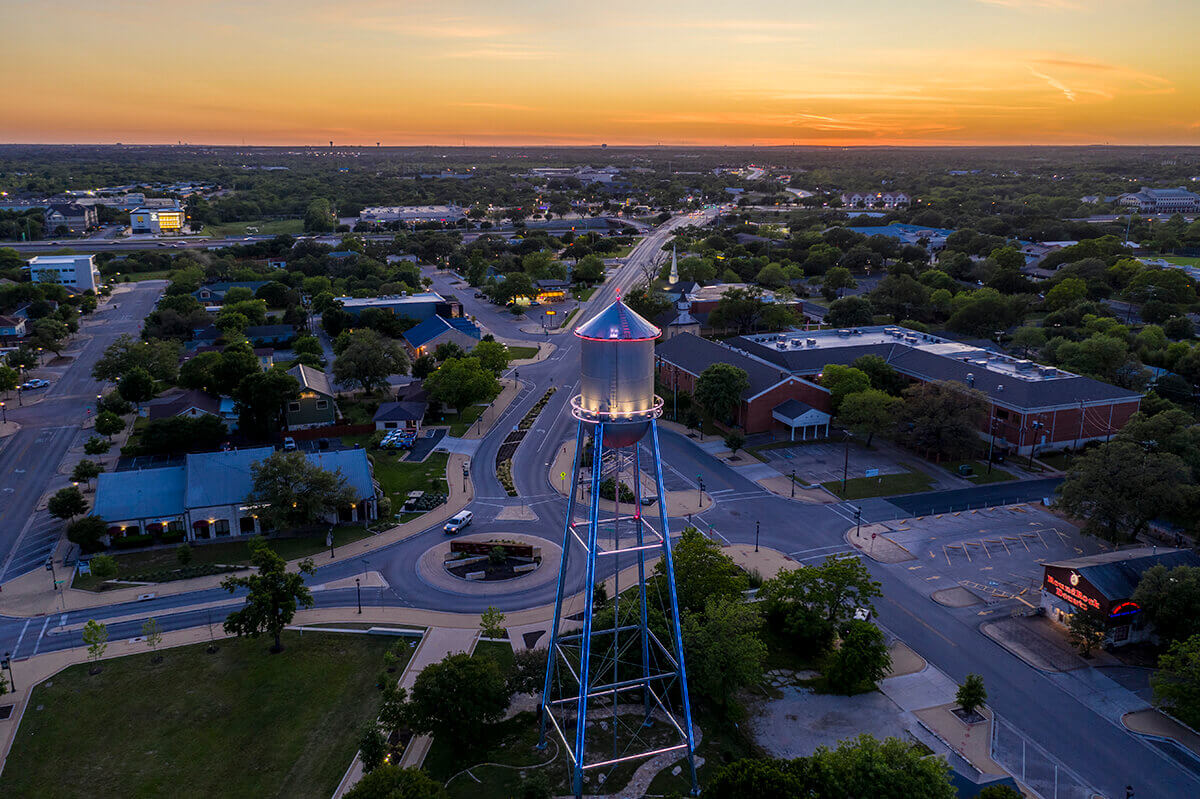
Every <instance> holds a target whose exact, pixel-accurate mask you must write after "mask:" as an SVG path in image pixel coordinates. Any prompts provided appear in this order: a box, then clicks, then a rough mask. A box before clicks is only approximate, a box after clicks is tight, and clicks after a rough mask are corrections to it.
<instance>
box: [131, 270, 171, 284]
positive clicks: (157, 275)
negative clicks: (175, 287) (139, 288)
mask: <svg viewBox="0 0 1200 799" xmlns="http://www.w3.org/2000/svg"><path fill="white" fill-rule="evenodd" d="M173 274H175V270H173V269H159V270H158V271H157V272H133V273H130V274H124V275H121V277H120V278H119V279H120V280H122V281H125V282H127V283H140V282H142V281H143V280H170V279H171V275H173Z"/></svg>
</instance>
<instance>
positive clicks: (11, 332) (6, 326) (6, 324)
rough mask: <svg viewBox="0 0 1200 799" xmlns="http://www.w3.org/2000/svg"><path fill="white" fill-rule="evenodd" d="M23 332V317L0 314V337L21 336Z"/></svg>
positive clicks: (24, 329) (24, 330)
mask: <svg viewBox="0 0 1200 799" xmlns="http://www.w3.org/2000/svg"><path fill="white" fill-rule="evenodd" d="M25 332H26V328H25V320H24V319H22V318H20V317H18V316H0V338H4V339H11V338H22V337H23V336H24V335H25Z"/></svg>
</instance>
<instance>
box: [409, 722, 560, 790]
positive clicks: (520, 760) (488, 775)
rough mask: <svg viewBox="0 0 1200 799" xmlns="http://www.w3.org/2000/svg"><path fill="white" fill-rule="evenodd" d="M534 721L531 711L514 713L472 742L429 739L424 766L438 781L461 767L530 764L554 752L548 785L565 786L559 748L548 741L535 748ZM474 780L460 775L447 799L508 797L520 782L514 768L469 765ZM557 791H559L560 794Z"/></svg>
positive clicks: (448, 788) (451, 784) (535, 730)
mask: <svg viewBox="0 0 1200 799" xmlns="http://www.w3.org/2000/svg"><path fill="white" fill-rule="evenodd" d="M537 737H538V724H537V721H536V719H535V717H534V715H533V714H532V713H518V714H517V715H516V716H513V717H512V718H511V719H508V720H506V721H502V722H500V723H499V724H494V725H492V726H491V728H489V729H488V730H487V732H486V733H485V735H484V737H483V739H482V740H481V741H478V742H476V743H474V744H470V743H466V742H464V741H448V740H445V739H444V738H437V737H435V738H434V739H433V745H432V746H431V747H430V749H429V754H428V755H426V757H425V764H424V769H425V770H426V771H427V772H429V775H430V776H431V777H433V778H434V779H435V780H437V781H438V782H445V781H446V780H449V779H450V778H451V777H453V776H454V775H455V774H458V773H459V772H460V771H462V770H463V769H465V768H470V767H471V766H475V765H476V764H478V763H505V764H508V765H513V766H532V765H535V764H537V763H544V762H546V761H547V760H550V758H551V757H552V756H553V755H554V754H555V753H557V754H558V756H557V757H556V758H555V759H554V763H553V764H552V765H550V766H548V767H547V769H548V776H549V777H550V778H551V784H554V785H558V786H559V787H560V788H563V789H565V787H566V780H567V769H566V765H565V763H566V758H565V756H564V755H563V753H562V752H561V751H560V750H561V747H558V746H556V745H555V744H551V745H550V746H548V747H547V748H546V750H545V751H539V750H538V749H537ZM471 773H472V774H474V775H475V777H476V779H477V780H479V782H477V781H476V780H473V779H471V778H470V777H469V776H467V775H465V774H464V775H462V776H460V777H458V778H457V779H455V780H454V781H453V782H451V783H450V784H449V785H448V786H447V788H446V790H447V793H449V795H450V797H451V799H460V798H461V799H510V797H512V796H515V795H516V793H517V789H518V788H520V785H521V776H520V772H519V771H518V770H516V769H507V768H496V767H494V766H485V767H479V768H472V769H471ZM564 792H565V790H560V791H559V793H564Z"/></svg>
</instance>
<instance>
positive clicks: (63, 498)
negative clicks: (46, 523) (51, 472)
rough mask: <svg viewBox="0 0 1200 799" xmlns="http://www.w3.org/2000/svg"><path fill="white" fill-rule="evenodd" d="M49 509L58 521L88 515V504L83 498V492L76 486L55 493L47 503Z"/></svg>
mask: <svg viewBox="0 0 1200 799" xmlns="http://www.w3.org/2000/svg"><path fill="white" fill-rule="evenodd" d="M47 509H48V510H49V511H50V515H51V516H53V517H54V518H56V519H74V518H75V517H76V516H81V515H83V514H84V513H87V509H88V503H87V500H86V499H84V498H83V492H82V491H80V490H79V489H78V488H76V487H75V486H67V487H66V488H60V489H59V490H58V491H56V492H54V494H53V495H52V496H51V497H50V501H49V502H48V503H47Z"/></svg>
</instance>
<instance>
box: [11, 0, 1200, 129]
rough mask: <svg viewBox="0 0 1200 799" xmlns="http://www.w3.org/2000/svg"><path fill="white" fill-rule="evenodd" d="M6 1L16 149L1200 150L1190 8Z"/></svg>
mask: <svg viewBox="0 0 1200 799" xmlns="http://www.w3.org/2000/svg"><path fill="white" fill-rule="evenodd" d="M0 3H3V4H4V11H3V15H4V19H5V23H6V24H5V28H6V31H7V32H8V33H9V34H10V35H9V36H8V37H7V41H8V43H9V45H10V46H9V52H8V53H7V55H8V59H7V60H8V63H9V64H12V65H24V66H23V67H18V68H16V69H12V70H10V73H9V80H7V81H5V83H4V87H3V88H2V89H0V102H2V103H3V107H4V108H5V109H6V114H5V115H4V116H3V117H0V141H4V142H46V143H76V142H116V141H121V142H125V143H174V142H176V141H184V142H190V143H193V144H201V143H204V144H239V143H242V142H245V143H246V144H289V145H301V144H323V143H327V142H328V141H331V140H332V141H334V142H336V143H339V144H346V145H351V144H358V145H373V144H375V143H376V142H382V143H383V144H386V145H412V144H460V143H464V142H465V143H466V144H469V145H502V144H579V145H585V144H587V145H590V144H597V143H600V142H605V143H608V144H611V145H628V144H656V143H662V144H669V145H712V144H733V145H743V144H761V145H771V144H792V143H795V144H821V145H864V144H870V145H884V144H896V145H901V144H909V145H914V144H1104V143H1110V144H1200V69H1198V67H1200V56H1197V55H1195V51H1194V47H1193V43H1192V42H1191V39H1192V38H1193V36H1194V32H1195V31H1196V30H1200V3H1197V2H1193V1H1192V0H1146V2H1142V3H1140V4H1136V5H1134V4H1129V3H1127V2H1123V0H910V1H909V2H907V3H905V4H903V5H898V4H895V3H893V2H890V1H889V0H859V2H857V3H853V4H830V3H826V2H813V1H812V0H750V2H747V3H742V4H733V5H731V4H729V3H726V2H717V1H716V0H694V1H693V2H688V3H683V2H675V0H666V1H665V2H659V3H652V4H648V3H633V2H629V0H611V1H610V2H608V3H605V4H603V5H600V4H592V3H589V4H586V5H585V4H583V3H578V2H572V1H571V0H562V1H561V2H559V3H557V4H551V3H549V2H546V1H545V0H511V1H510V2H509V3H504V4H500V3H485V2H480V1H479V0H441V1H440V2H436V3H435V2H431V1H429V0H360V2H356V3H354V4H349V5H344V6H343V5H335V4H331V3H328V2H315V0H292V1H291V2H285V1H284V0H245V2H241V3H234V2H231V1H230V0H193V2H192V3H190V4H176V5H172V6H169V7H164V6H155V5H152V4H146V3H144V2H132V0H106V2H105V3H103V4H101V5H97V4H95V3H92V2H83V0H41V2H33V0H0ZM22 69H23V70H24V71H22Z"/></svg>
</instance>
